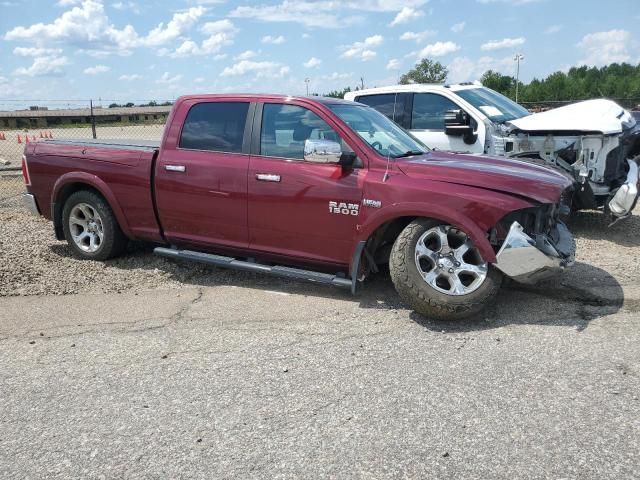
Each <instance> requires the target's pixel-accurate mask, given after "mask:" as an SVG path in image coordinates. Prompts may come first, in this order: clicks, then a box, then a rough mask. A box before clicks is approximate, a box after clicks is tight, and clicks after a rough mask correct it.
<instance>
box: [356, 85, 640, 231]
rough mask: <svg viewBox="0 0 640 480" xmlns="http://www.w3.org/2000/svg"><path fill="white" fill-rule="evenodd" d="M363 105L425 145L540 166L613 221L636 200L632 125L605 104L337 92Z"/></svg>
mask: <svg viewBox="0 0 640 480" xmlns="http://www.w3.org/2000/svg"><path fill="white" fill-rule="evenodd" d="M345 98H346V99H348V100H353V101H357V102H361V103H365V104H367V105H370V106H372V107H374V108H376V109H377V110H379V111H380V112H382V113H384V114H385V115H387V116H388V117H389V118H391V119H392V120H394V121H395V122H397V123H398V124H400V125H401V126H402V127H404V128H405V129H407V130H409V131H410V132H411V133H412V134H413V135H414V136H416V137H417V138H419V139H420V140H422V141H423V142H424V143H425V144H426V145H427V146H429V147H431V148H436V149H440V150H450V151H456V152H465V153H479V154H480V153H486V154H490V155H504V156H509V157H517V158H526V159H530V160H534V161H539V162H545V163H546V164H548V165H550V166H553V167H555V168H558V169H560V170H561V171H563V172H565V174H566V175H568V176H570V177H571V178H572V179H573V180H574V182H575V183H574V185H575V188H574V192H573V200H572V207H573V209H574V210H582V209H596V208H598V209H603V210H604V211H605V212H606V213H610V214H611V215H613V216H614V217H615V218H616V219H620V218H624V217H626V216H628V215H630V214H631V211H632V210H633V208H634V207H635V204H636V202H637V199H638V183H639V173H638V162H639V161H640V124H637V123H636V119H635V118H634V117H633V116H632V115H631V114H630V113H629V112H628V111H626V110H625V109H623V108H622V107H621V106H619V105H617V104H616V103H614V102H612V101H609V100H588V101H584V102H579V103H575V104H572V105H568V106H566V107H560V108H556V109H554V110H549V111H547V112H542V113H534V114H531V113H529V112H528V111H527V110H526V109H525V108H524V107H522V106H520V105H518V104H517V103H515V102H513V101H511V100H510V99H508V98H507V97H505V96H504V95H501V94H499V93H497V92H495V91H493V90H491V89H488V88H485V87H482V86H481V85H479V84H460V85H418V84H414V85H394V86H392V87H383V88H374V89H368V90H360V91H356V92H350V93H347V94H346V95H345Z"/></svg>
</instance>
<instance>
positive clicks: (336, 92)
mask: <svg viewBox="0 0 640 480" xmlns="http://www.w3.org/2000/svg"><path fill="white" fill-rule="evenodd" d="M350 91H351V87H345V88H343V89H342V90H331V91H330V92H329V93H325V94H324V96H325V97H333V98H344V95H345V93H348V92H350Z"/></svg>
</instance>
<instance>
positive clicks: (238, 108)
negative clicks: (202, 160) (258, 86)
mask: <svg viewBox="0 0 640 480" xmlns="http://www.w3.org/2000/svg"><path fill="white" fill-rule="evenodd" d="M248 110H249V104H248V103H243V102H212V103H198V104H196V105H194V106H193V107H191V109H190V110H189V113H188V114H187V119H186V120H185V121H184V127H183V128H182V136H181V137H180V147H182V148H191V149H194V150H215V151H217V152H241V151H242V137H243V136H244V126H245V122H246V120H247V111H248Z"/></svg>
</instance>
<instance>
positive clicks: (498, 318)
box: [51, 244, 624, 333]
mask: <svg viewBox="0 0 640 480" xmlns="http://www.w3.org/2000/svg"><path fill="white" fill-rule="evenodd" d="M51 248H52V250H53V251H54V253H55V254H56V255H59V256H62V257H68V256H70V250H69V248H68V247H67V246H66V245H62V244H58V245H52V246H51ZM106 264H107V267H109V268H117V269H121V270H133V269H143V270H148V271H158V270H159V271H160V272H162V273H164V274H166V275H167V276H168V278H169V279H171V280H173V281H176V282H179V283H181V284H184V285H190V286H198V287H216V286H234V287H240V288H249V289H255V290H271V291H276V292H281V293H288V294H291V295H302V296H309V297H321V298H326V299H334V300H339V301H346V302H355V303H357V304H358V305H359V307H360V308H362V309H365V310H366V309H375V310H390V311H396V312H398V313H399V315H400V316H404V315H405V313H404V312H406V316H407V318H409V319H410V320H412V321H414V322H415V323H417V324H419V325H421V326H422V327H424V328H425V329H427V330H431V331H437V332H443V331H444V332H451V333H456V332H472V331H482V330H487V329H496V328H500V327H504V326H507V325H549V326H563V327H572V328H576V329H577V330H584V329H585V328H586V327H587V326H588V324H589V322H590V321H592V320H594V319H598V318H601V317H604V316H607V315H611V314H613V313H616V312H617V311H619V310H620V309H621V308H622V306H623V304H624V292H623V290H622V287H621V286H620V284H619V283H618V281H617V280H616V279H615V278H614V277H612V276H611V275H610V274H609V273H608V272H606V271H605V270H602V269H600V268H597V267H594V266H592V265H589V264H586V263H581V262H578V263H576V265H574V266H573V267H572V268H571V269H570V270H568V271H566V272H565V273H564V274H563V275H562V276H561V277H560V278H559V279H557V280H556V281H554V282H553V283H550V284H546V285H542V286H535V287H529V286H522V285H518V284H515V283H513V282H507V283H506V284H505V285H503V288H502V289H501V291H500V293H499V294H498V297H497V298H496V300H495V302H494V303H493V304H491V305H489V307H488V308H487V309H485V310H484V311H483V312H481V313H480V314H478V315H476V316H474V317H471V318H468V319H465V320H458V321H442V320H434V319H430V318H426V317H423V316H422V315H420V314H418V313H415V312H412V311H411V310H410V309H408V308H407V306H406V305H404V304H403V303H402V301H401V300H400V298H399V296H398V294H397V293H396V291H395V289H394V287H393V284H392V283H391V280H390V278H389V274H388V272H387V273H380V274H377V275H375V276H373V277H372V278H370V279H368V280H367V281H366V282H365V283H364V284H363V285H361V286H360V289H359V292H358V294H357V295H356V296H352V295H351V294H350V293H349V292H348V291H346V290H343V289H339V288H336V287H331V286H327V285H320V284H314V283H307V282H302V281H298V280H289V279H282V278H276V277H271V276H267V275H262V274H258V273H249V272H240V271H235V270H227V269H221V268H216V267H209V266H204V265H199V264H194V263H185V262H174V261H170V260H166V259H163V258H159V257H157V256H154V255H153V253H152V251H151V248H150V247H148V246H145V245H136V244H134V245H133V246H132V247H131V248H130V250H129V253H128V255H126V256H124V257H121V258H118V259H115V260H109V261H107V262H106Z"/></svg>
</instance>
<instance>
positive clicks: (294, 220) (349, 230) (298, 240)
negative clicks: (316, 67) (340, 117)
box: [249, 103, 366, 265]
mask: <svg viewBox="0 0 640 480" xmlns="http://www.w3.org/2000/svg"><path fill="white" fill-rule="evenodd" d="M311 108H312V107H309V108H306V107H303V106H299V105H293V104H290V103H265V104H263V105H258V106H257V108H256V115H255V118H256V119H255V123H254V127H253V132H254V133H253V139H252V153H253V155H252V156H251V161H250V165H249V243H250V248H251V249H252V250H258V251H264V252H269V253H275V254H279V255H284V256H288V257H294V258H297V259H303V260H307V261H310V262H323V263H327V262H330V263H335V264H343V265H347V264H349V263H350V261H351V254H352V251H351V250H352V248H353V242H354V239H355V235H356V226H357V223H358V215H359V209H360V202H361V198H362V186H363V181H364V174H365V172H366V170H364V169H361V168H343V167H342V166H340V165H335V164H318V163H308V162H305V161H304V156H303V149H304V143H305V140H307V139H309V138H311V139H325V140H332V141H338V142H341V144H342V146H343V151H346V150H345V149H347V150H349V149H350V147H349V146H348V145H347V144H346V142H344V141H342V140H341V138H340V136H339V135H338V133H337V132H336V130H335V129H334V128H332V127H331V126H329V124H328V123H327V121H325V119H323V118H322V117H323V113H322V112H320V111H315V112H314V111H312V110H311Z"/></svg>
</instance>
